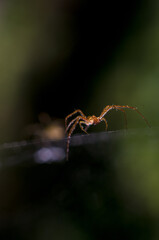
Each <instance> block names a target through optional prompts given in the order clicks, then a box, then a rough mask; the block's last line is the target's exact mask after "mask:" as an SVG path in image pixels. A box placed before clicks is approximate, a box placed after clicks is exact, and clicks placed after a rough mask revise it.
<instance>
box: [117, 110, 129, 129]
mask: <svg viewBox="0 0 159 240" xmlns="http://www.w3.org/2000/svg"><path fill="white" fill-rule="evenodd" d="M118 110H119V111H121V112H123V113H124V120H125V128H126V129H127V117H126V112H125V111H124V110H123V109H121V108H118Z"/></svg>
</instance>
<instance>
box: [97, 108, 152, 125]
mask: <svg viewBox="0 0 159 240" xmlns="http://www.w3.org/2000/svg"><path fill="white" fill-rule="evenodd" d="M121 108H129V109H132V110H134V111H136V112H137V113H138V114H139V115H140V116H141V117H142V118H143V119H144V121H145V122H146V124H147V125H148V126H149V127H151V126H150V124H149V122H148V121H147V119H146V118H145V117H144V116H143V115H142V114H141V113H140V112H139V111H138V110H137V108H136V107H131V106H128V105H126V106H120V105H111V106H109V105H108V106H106V107H105V108H104V109H103V111H102V113H101V115H100V116H99V118H100V119H102V117H103V116H105V115H106V114H107V112H108V111H110V110H111V109H116V110H120V111H122V109H121ZM122 112H124V110H123V111H122ZM124 114H125V113H124ZM125 120H126V114H125ZM126 122H127V121H126Z"/></svg>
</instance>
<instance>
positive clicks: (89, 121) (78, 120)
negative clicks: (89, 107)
mask: <svg viewBox="0 0 159 240" xmlns="http://www.w3.org/2000/svg"><path fill="white" fill-rule="evenodd" d="M123 108H129V109H132V110H134V111H136V112H137V113H138V114H140V116H141V117H142V118H143V119H144V120H145V122H146V124H147V125H148V126H149V127H150V125H149V123H148V121H147V120H146V118H145V117H144V116H143V115H142V114H141V113H140V112H139V111H138V110H137V108H136V107H130V106H128V105H126V106H120V105H108V106H106V107H105V108H104V109H103V111H102V112H101V114H100V116H99V117H96V116H95V115H92V116H88V117H86V116H85V115H84V113H83V112H82V111H81V110H80V109H78V110H75V111H74V112H72V113H71V114H69V115H68V116H67V117H66V118H65V127H66V132H68V137H67V156H66V157H67V159H68V153H69V144H70V137H71V134H72V133H73V131H74V130H75V127H76V126H77V124H79V126H80V128H81V130H82V131H84V132H85V133H87V129H88V127H89V126H91V125H96V124H98V123H100V122H102V121H104V122H105V126H106V130H107V129H108V123H107V121H106V119H105V118H104V116H105V115H106V114H107V112H109V111H110V110H111V109H116V110H120V111H122V112H123V113H124V118H125V122H126V123H127V120H126V113H125V110H123ZM76 113H79V115H78V116H77V117H75V118H74V119H72V120H71V121H70V123H69V124H68V125H67V120H68V118H70V117H72V116H73V115H74V114H76ZM83 125H85V128H84V127H83ZM69 129H70V130H69ZM68 130H69V131H68Z"/></svg>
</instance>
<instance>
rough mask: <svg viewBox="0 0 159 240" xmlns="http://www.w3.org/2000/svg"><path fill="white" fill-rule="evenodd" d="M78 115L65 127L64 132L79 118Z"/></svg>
mask: <svg viewBox="0 0 159 240" xmlns="http://www.w3.org/2000/svg"><path fill="white" fill-rule="evenodd" d="M79 117H80V116H77V117H76V118H74V119H73V120H72V121H71V122H70V123H69V124H68V126H67V127H66V130H65V133H66V132H67V131H68V129H69V127H70V126H71V125H72V124H73V123H74V122H75V121H76V120H77V118H79Z"/></svg>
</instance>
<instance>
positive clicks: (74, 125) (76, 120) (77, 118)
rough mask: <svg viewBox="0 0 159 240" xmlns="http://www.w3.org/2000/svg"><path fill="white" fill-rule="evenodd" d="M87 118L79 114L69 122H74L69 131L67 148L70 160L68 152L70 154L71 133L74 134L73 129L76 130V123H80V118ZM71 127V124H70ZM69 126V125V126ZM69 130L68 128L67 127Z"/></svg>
mask: <svg viewBox="0 0 159 240" xmlns="http://www.w3.org/2000/svg"><path fill="white" fill-rule="evenodd" d="M80 119H81V120H87V119H86V118H85V117H82V116H77V117H76V118H75V119H73V120H72V121H71V123H70V124H69V125H71V124H73V125H72V127H71V129H70V131H69V133H68V137H67V149H66V159H67V160H68V154H69V145H70V138H71V135H72V133H73V131H74V130H75V127H76V125H77V124H78V123H79V120H80ZM69 127H70V126H69ZM67 128H68V127H67ZM67 130H68V129H67Z"/></svg>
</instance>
